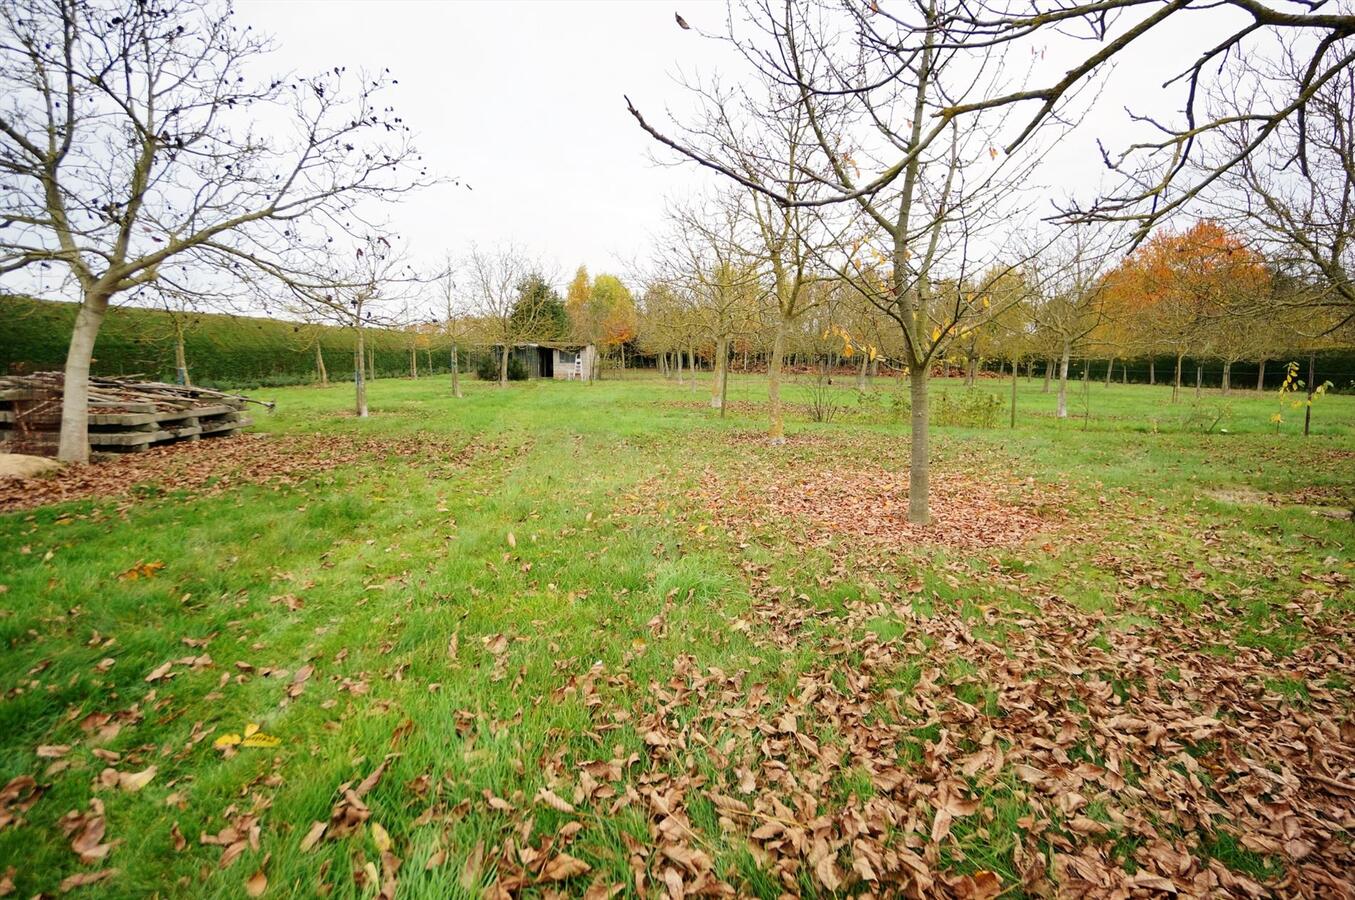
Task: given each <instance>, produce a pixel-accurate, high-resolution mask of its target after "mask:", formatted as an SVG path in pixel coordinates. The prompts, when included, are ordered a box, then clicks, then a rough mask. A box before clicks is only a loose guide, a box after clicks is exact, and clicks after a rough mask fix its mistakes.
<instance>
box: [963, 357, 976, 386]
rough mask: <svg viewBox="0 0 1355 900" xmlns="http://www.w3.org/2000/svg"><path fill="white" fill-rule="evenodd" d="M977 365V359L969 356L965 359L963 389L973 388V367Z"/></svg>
mask: <svg viewBox="0 0 1355 900" xmlns="http://www.w3.org/2000/svg"><path fill="white" fill-rule="evenodd" d="M977 365H978V359H977V358H976V357H974V356H969V357H967V358H966V359H965V372H964V383H965V387H973V386H974V367H975V366H977Z"/></svg>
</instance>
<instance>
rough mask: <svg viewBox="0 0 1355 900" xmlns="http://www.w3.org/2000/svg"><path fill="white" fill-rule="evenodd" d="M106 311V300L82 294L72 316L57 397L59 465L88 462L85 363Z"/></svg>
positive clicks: (87, 386) (92, 352) (105, 297)
mask: <svg viewBox="0 0 1355 900" xmlns="http://www.w3.org/2000/svg"><path fill="white" fill-rule="evenodd" d="M107 312H108V297H107V296H106V295H101V294H92V295H91V294H86V295H85V299H84V302H82V303H81V304H80V310H79V312H77V313H76V314H75V328H74V330H73V331H72V332H71V343H70V348H69V349H68V350H67V351H66V369H65V372H66V377H65V386H64V388H63V391H62V397H61V434H60V437H59V439H58V442H57V451H56V458H57V459H59V460H61V461H62V462H68V463H70V462H78V463H85V462H89V363H90V360H91V359H92V358H93V357H94V341H95V339H96V338H98V336H99V326H100V325H102V324H103V319H104V315H105V313H107Z"/></svg>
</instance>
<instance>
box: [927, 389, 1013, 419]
mask: <svg viewBox="0 0 1355 900" xmlns="http://www.w3.org/2000/svg"><path fill="white" fill-rule="evenodd" d="M1004 406H1005V404H1004V403H1003V402H1002V398H1000V397H997V396H995V395H993V394H990V393H988V392H987V391H983V390H979V389H977V388H968V389H966V390H963V391H958V392H956V394H955V395H954V396H952V395H951V394H950V392H948V391H942V392H941V395H940V396H939V397H937V398H936V404H935V410H934V411H933V418H932V421H933V422H935V423H936V424H937V425H957V426H960V427H963V428H992V427H994V426H995V425H996V424H997V417H998V413H1000V412H1002V409H1003V407H1004Z"/></svg>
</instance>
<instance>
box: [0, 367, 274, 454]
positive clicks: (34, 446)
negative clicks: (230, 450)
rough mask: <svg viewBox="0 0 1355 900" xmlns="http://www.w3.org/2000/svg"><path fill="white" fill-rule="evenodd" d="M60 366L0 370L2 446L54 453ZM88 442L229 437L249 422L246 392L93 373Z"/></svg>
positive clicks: (124, 449) (132, 447)
mask: <svg viewBox="0 0 1355 900" xmlns="http://www.w3.org/2000/svg"><path fill="white" fill-rule="evenodd" d="M54 375H55V376H56V378H57V379H59V375H58V374H57V373H39V374H38V375H35V376H6V377H0V450H9V451H12V452H23V453H36V454H43V455H51V454H54V453H55V452H56V446H57V438H58V433H59V430H60V425H61V393H60V382H59V380H57V381H56V382H55V385H54V378H53V376H54ZM91 388H92V390H91V393H92V394H94V396H92V397H91V399H90V403H89V445H90V449H92V450H96V451H104V452H116V453H135V452H139V451H142V450H145V449H146V448H147V447H153V446H156V445H160V444H167V443H174V442H177V441H197V440H200V439H202V438H204V437H228V436H230V435H233V434H235V433H236V432H238V431H239V430H240V429H242V428H247V427H249V426H250V425H251V424H253V420H252V419H250V418H249V416H247V415H245V413H244V412H243V409H244V405H245V402H246V400H245V398H244V397H237V396H234V395H231V394H223V393H220V392H217V391H205V390H201V389H192V388H178V387H177V386H174V385H164V384H158V383H154V382H143V383H138V382H133V381H130V380H112V379H99V380H97V381H96V380H94V379H91Z"/></svg>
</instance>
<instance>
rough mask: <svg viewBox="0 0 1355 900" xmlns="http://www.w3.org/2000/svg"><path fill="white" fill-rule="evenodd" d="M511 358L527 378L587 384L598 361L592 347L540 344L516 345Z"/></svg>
mask: <svg viewBox="0 0 1355 900" xmlns="http://www.w3.org/2000/svg"><path fill="white" fill-rule="evenodd" d="M513 356H514V357H515V358H516V359H517V360H518V361H519V362H520V363H522V366H523V368H525V369H526V370H527V377H528V378H553V379H555V380H556V381H590V380H592V377H593V367H594V362H595V361H596V359H597V349H596V348H595V347H594V346H593V345H592V344H583V343H573V342H569V341H539V342H536V343H530V344H515V345H514V346H513Z"/></svg>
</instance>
